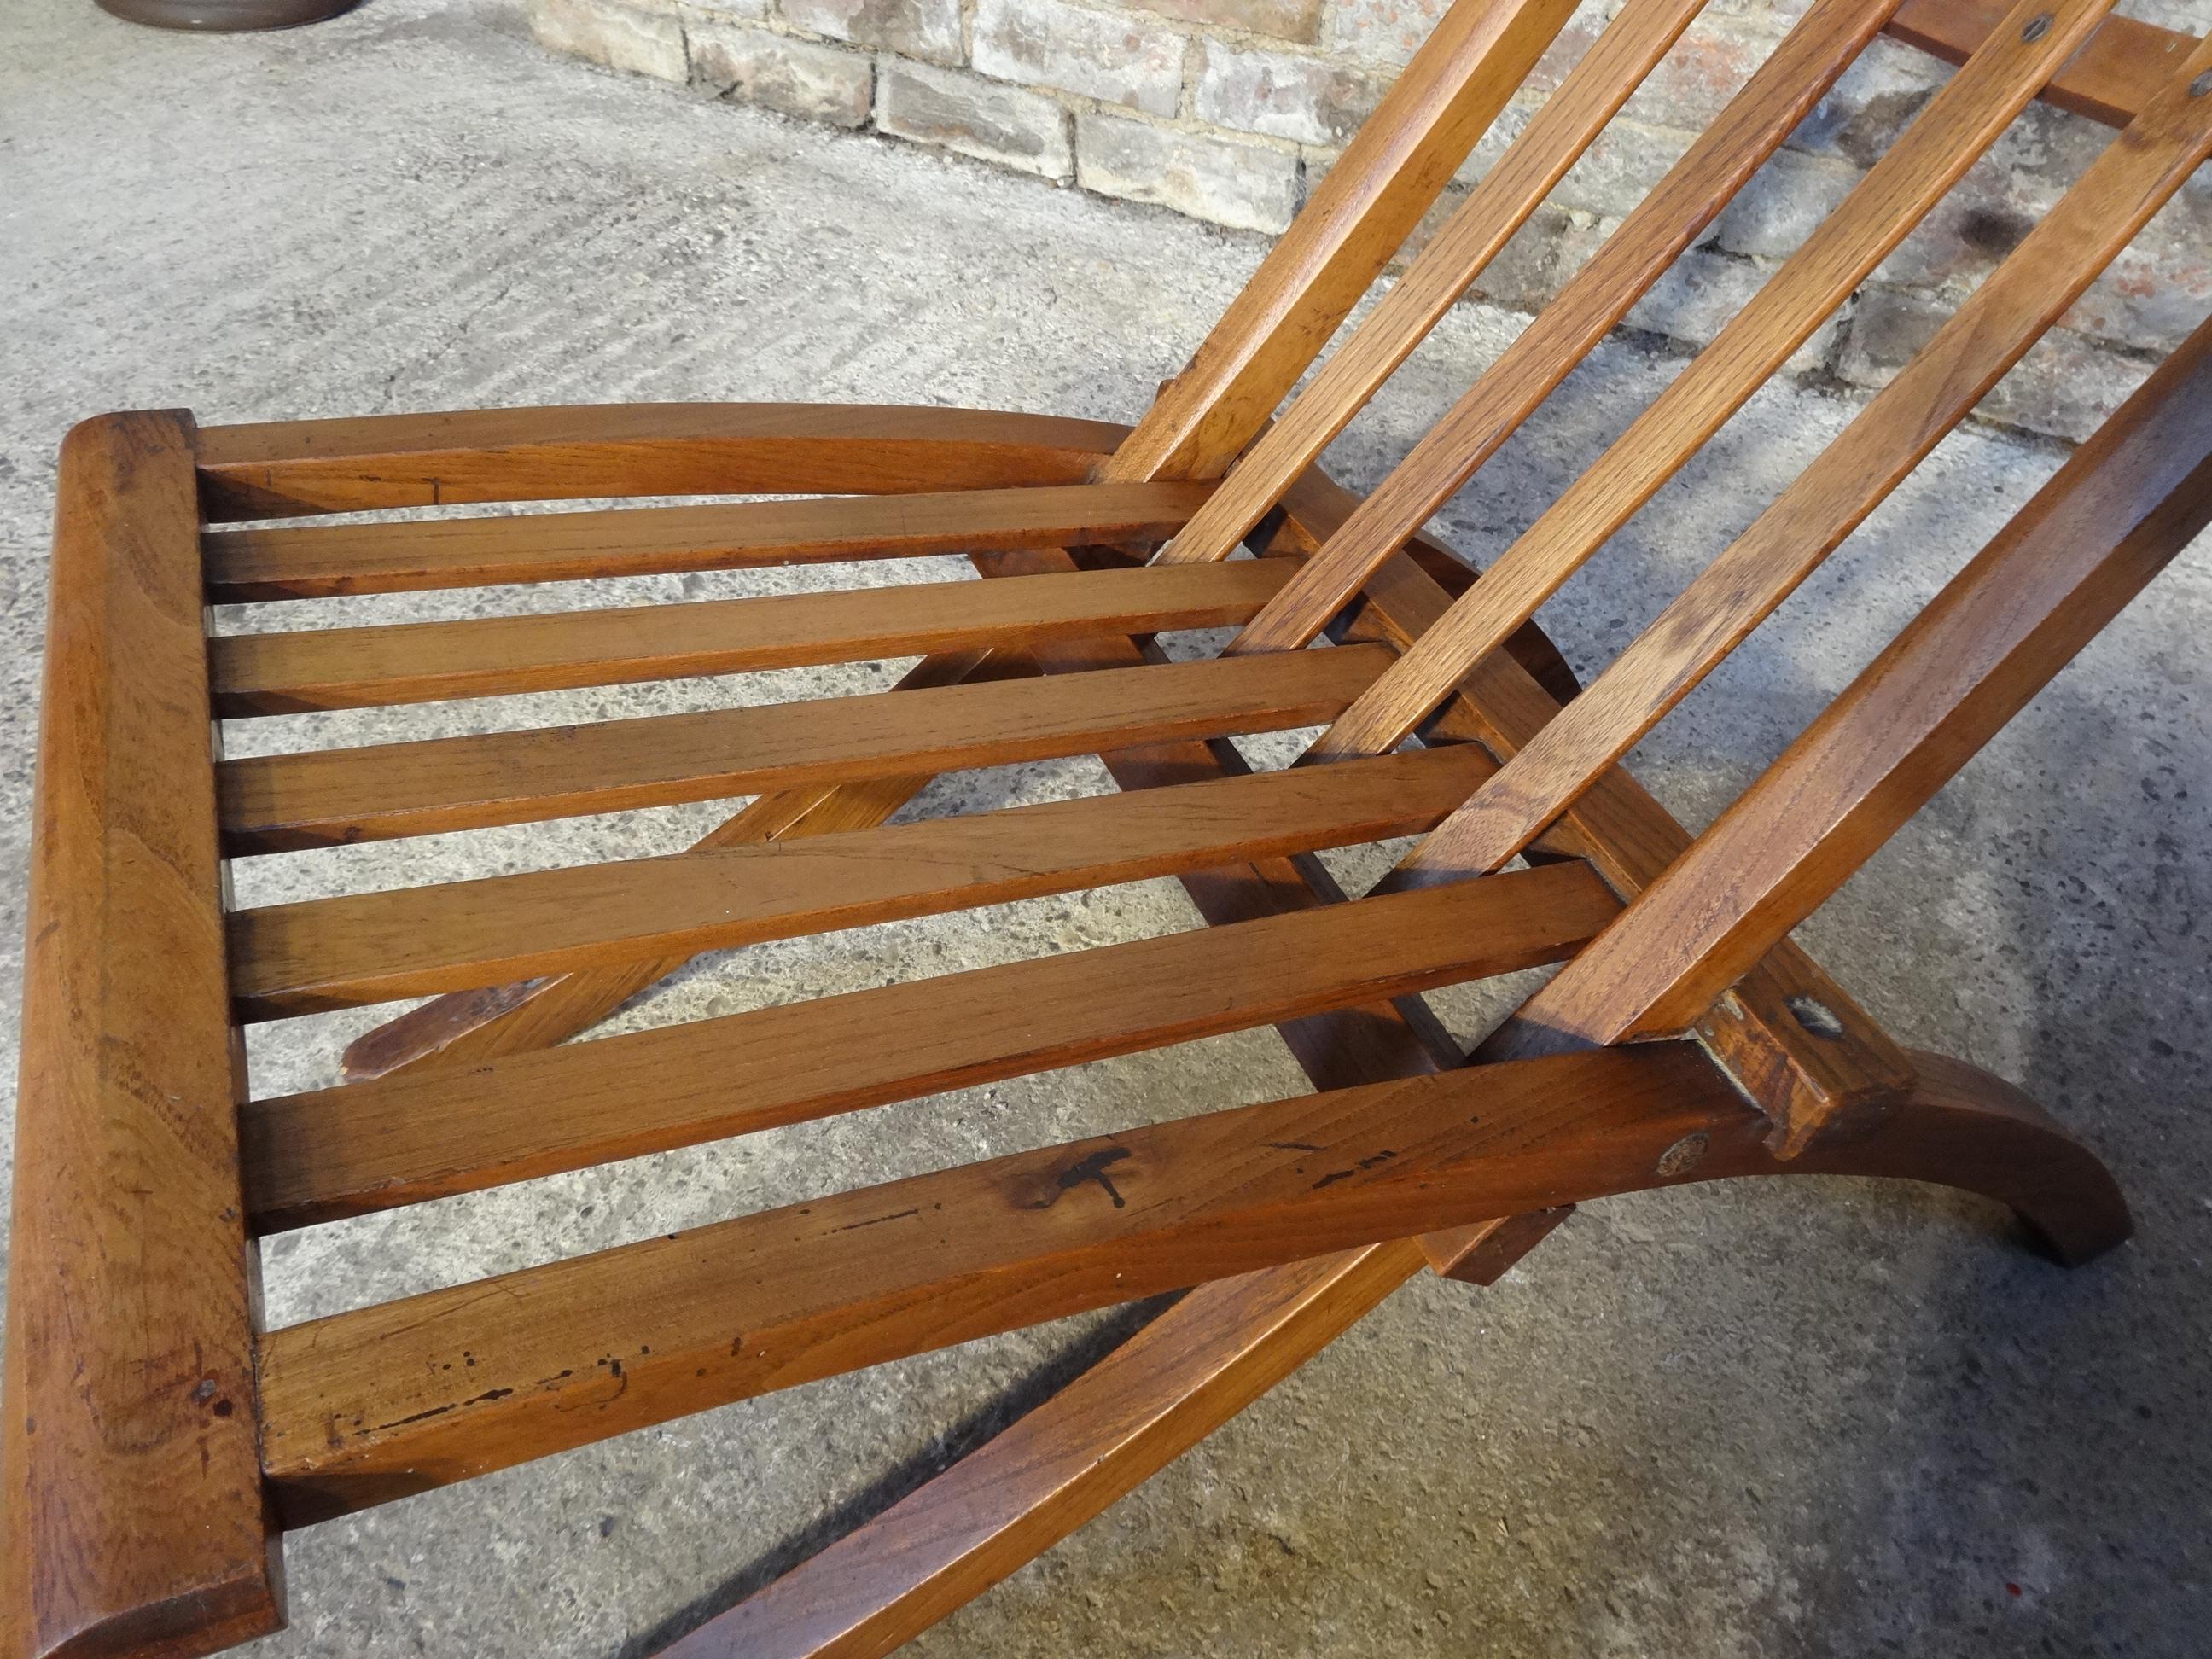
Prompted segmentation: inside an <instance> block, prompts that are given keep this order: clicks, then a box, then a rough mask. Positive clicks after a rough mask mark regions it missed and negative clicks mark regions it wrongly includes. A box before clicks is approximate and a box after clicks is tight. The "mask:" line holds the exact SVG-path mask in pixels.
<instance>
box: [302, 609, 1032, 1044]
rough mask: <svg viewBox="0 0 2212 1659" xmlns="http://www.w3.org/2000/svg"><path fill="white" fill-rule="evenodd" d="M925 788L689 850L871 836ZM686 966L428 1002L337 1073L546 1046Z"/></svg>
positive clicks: (981, 670)
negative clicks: (856, 832)
mask: <svg viewBox="0 0 2212 1659" xmlns="http://www.w3.org/2000/svg"><path fill="white" fill-rule="evenodd" d="M1024 671H1028V672H1034V669H1033V668H1030V666H1029V665H1028V664H1027V663H1026V661H1025V659H1023V658H1021V657H1020V656H1019V655H1018V654H1012V655H1010V654H1008V653H998V654H995V655H991V656H984V655H982V654H981V653H953V654H951V655H939V656H936V657H929V658H925V659H923V660H922V661H921V662H920V663H917V664H916V665H915V666H914V667H913V668H911V669H909V670H908V671H907V672H906V674H905V675H904V676H903V677H902V678H901V679H900V681H899V685H900V687H901V688H902V689H904V690H921V689H922V688H923V687H925V686H929V685H950V684H957V683H958V682H960V681H962V680H963V679H974V678H981V679H1000V678H1017V679H1018V678H1022V674H1023V672H1024ZM928 781H929V780H928V779H927V777H908V778H898V777H890V778H871V779H868V780H866V781H864V782H859V783H846V784H835V785H830V786H829V787H819V788H814V789H801V790H793V791H787V792H785V793H781V794H775V795H763V796H761V797H759V798H758V799H755V800H753V801H750V802H749V803H748V804H747V805H745V807H744V810H743V811H739V812H738V813H736V814H735V815H733V816H732V817H729V818H726V819H725V820H724V821H723V822H722V823H720V824H718V825H716V826H715V827H714V829H712V830H710V831H708V834H707V835H706V836H703V837H702V838H701V839H700V841H699V842H697V844H696V847H695V848H693V850H694V851H709V850H712V849H714V848H722V847H747V846H751V845H754V844H756V843H757V842H769V841H798V840H804V839H806V838H808V837H810V836H822V835H832V834H835V833H836V832H838V831H840V830H844V829H872V828H873V827H874V826H876V825H877V824H879V823H883V822H884V820H885V819H886V818H888V817H890V816H891V814H892V813H894V812H896V811H898V809H899V808H900V807H902V806H903V805H905V804H906V803H907V802H908V801H909V800H911V799H913V798H914V797H915V795H916V794H917V793H920V792H921V788H922V787H923V786H924V785H926V784H927V782H928ZM688 961H690V957H689V956H684V957H662V958H660V959H659V961H657V962H637V963H621V964H618V965H616V966H613V967H607V968H598V969H591V970H590V971H588V972H585V973H577V974H559V975H552V976H550V977H549V978H544V979H536V980H531V981H525V982H521V983H517V984H508V985H503V986H497V987H490V988H489V989H486V990H483V991H470V992H459V993H453V994H448V995H446V996H441V997H435V998H433V999H432V1000H429V1001H428V1002H426V1003H423V1004H422V1005H421V1006H417V1007H415V1008H410V1010H408V1012H406V1013H404V1014H403V1015H401V1016H400V1017H399V1018H397V1019H394V1020H389V1021H386V1023H385V1024H382V1025H380V1026H377V1027H376V1028H375V1029H374V1030H370V1031H368V1032H366V1033H364V1034H363V1035H362V1036H359V1037H357V1038H356V1039H355V1040H354V1042H352V1043H351V1044H350V1045H349V1047H348V1048H347V1049H346V1051H345V1055H344V1060H343V1070H344V1073H345V1075H346V1077H347V1078H348V1079H352V1080H356V1081H358V1080H360V1079H364V1078H373V1077H382V1076H385V1075H386V1074H387V1073H392V1072H398V1071H411V1070H418V1069H420V1070H428V1069H432V1068H436V1067H441V1066H466V1065H470V1064H472V1063H474V1062H475V1061H477V1060H489V1059H490V1058H492V1057H493V1056H494V1055H496V1054H523V1053H526V1052H528V1051H529V1050H531V1049H533V1048H550V1047H551V1046H552V1045H553V1044H554V1043H556V1042H561V1041H562V1040H563V1039H565V1038H568V1037H570V1036H574V1035H575V1034H576V1033H577V1032H579V1031H581V1030H588V1029H589V1028H590V1027H592V1025H595V1024H598V1023H599V1021H600V1020H602V1019H604V1018H606V1017H607V1016H608V1015H609V1014H611V1013H612V1012H614V1011H615V1010H616V1009H617V1008H618V1007H620V1006H622V1005H623V1003H624V1002H626V1001H628V1000H629V999H630V998H631V997H633V996H635V995H636V994H637V993H639V992H640V991H642V990H644V989H645V988H646V987H647V986H650V985H653V984H656V983H658V982H659V981H661V980H663V979H665V978H666V977H667V976H668V975H671V974H672V973H674V972H675V971H676V970H677V969H679V968H681V967H682V966H684V963H686V962H688Z"/></svg>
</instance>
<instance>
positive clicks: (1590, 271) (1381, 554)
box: [1231, 0, 1897, 652]
mask: <svg viewBox="0 0 2212 1659" xmlns="http://www.w3.org/2000/svg"><path fill="white" fill-rule="evenodd" d="M1896 3H1897V0H1816V3H1815V4H1814V6H1813V8H1812V9H1810V10H1809V11H1808V12H1807V13H1806V14H1805V15H1804V17H1803V18H1802V20H1801V21H1799V22H1798V24H1797V26H1796V27H1795V28H1793V29H1792V30H1790V33H1789V34H1788V35H1787V36H1786V37H1785V38H1784V40H1782V42H1781V43H1780V44H1779V45H1778V46H1776V47H1775V48H1774V50H1773V52H1771V54H1769V56H1768V57H1767V58H1766V60H1765V62H1764V63H1762V64H1760V65H1759V68H1758V69H1757V70H1754V71H1753V73H1752V76H1751V78H1750V79H1749V80H1748V81H1747V82H1745V83H1744V86H1743V88H1742V90H1741V91H1740V92H1738V93H1737V94H1736V95H1735V97H1734V98H1732V99H1730V100H1729V103H1728V106H1727V107H1726V108H1725V109H1723V111H1722V112H1721V113H1720V114H1719V115H1718V116H1717V117H1716V118H1715V119H1714V120H1713V123H1712V125H1710V126H1709V127H1707V128H1706V129H1705V131H1704V132H1703V133H1701V134H1699V137H1698V138H1697V141H1696V142H1695V143H1692V145H1691V146H1690V148H1689V149H1688V150H1687V151H1686V152H1685V153H1684V155H1683V156H1682V159H1681V160H1680V161H1678V162H1676V163H1675V165H1674V167H1671V168H1669V169H1668V173H1667V175H1666V176H1665V177H1664V178H1663V179H1661V180H1660V181H1659V183H1658V184H1657V185H1654V186H1653V187H1652V189H1651V191H1650V193H1649V194H1647V195H1646V196H1645V197H1644V199H1643V200H1642V201H1640V202H1638V204H1636V207H1635V209H1634V210H1632V212H1631V213H1630V214H1629V216H1628V217H1627V218H1626V219H1625V220H1624V221H1622V222H1621V225H1620V228H1619V229H1617V230H1616V231H1614V232H1613V234H1612V235H1611V236H1609V237H1607V239H1606V240H1605V244H1604V246H1601V248H1599V249H1598V251H1597V252H1595V253H1594V254H1592V255H1591V256H1590V258H1589V260H1588V262H1587V263H1585V264H1583V267H1582V269H1581V270H1577V272H1576V273H1575V275H1574V276H1573V277H1572V278H1571V279H1570V280H1569V281H1568V283H1567V284H1566V285H1565V287H1564V288H1562V289H1560V290H1559V294H1558V295H1557V296H1556V297H1555V298H1553V301H1551V303H1549V304H1548V305H1547V306H1546V307H1544V308H1543V310H1541V312H1539V313H1537V314H1536V317H1535V319H1534V321H1532V322H1531V323H1530V324H1529V325H1528V327H1527V328H1525V329H1523V330H1522V331H1521V332H1520V334H1518V335H1517V336H1516V337H1515V338H1514V341H1513V343H1512V344H1511V345H1510V346H1508V347H1507V348H1506V349H1504V352H1502V353H1500V354H1499V356H1498V360H1497V361H1496V362H1494V363H1492V365H1491V366H1490V368H1488V369H1487V370H1486V371H1485V372H1484V374H1483V375H1482V377H1481V378H1480V380H1477V381H1476V382H1475V384H1474V386H1473V387H1472V388H1471V389H1470V390H1469V391H1468V393H1467V394H1466V395H1465V396H1464V397H1462V398H1461V399H1460V400H1459V401H1458V402H1457V403H1456V404H1454V405H1453V406H1452V408H1451V409H1450V410H1449V411H1448V412H1447V413H1446V414H1445V415H1444V416H1443V418H1442V419H1441V420H1439V421H1437V423H1436V424H1435V425H1434V426H1432V427H1431V428H1429V430H1428V431H1427V432H1426V433H1425V434H1424V435H1423V436H1422V438H1421V440H1420V441H1419V443H1417V444H1415V445H1414V446H1413V450H1412V451H1411V453H1408V454H1407V457H1406V459H1404V460H1402V461H1401V462H1400V463H1399V464H1398V465H1397V466H1396V467H1395V468H1394V469H1392V471H1391V472H1390V474H1389V477H1386V478H1384V479H1383V482H1382V483H1380V484H1379V485H1377V486H1376V489H1375V490H1374V492H1373V493H1372V494H1371V495H1369V496H1367V498H1366V499H1365V500H1364V501H1362V502H1361V503H1360V504H1359V507H1358V511H1356V512H1355V513H1352V517H1351V519H1350V520H1347V521H1346V524H1345V526H1344V527H1343V528H1342V529H1341V530H1340V531H1339V532H1337V533H1336V534H1335V535H1334V536H1333V537H1331V538H1329V541H1328V544H1327V545H1325V546H1324V547H1323V548H1322V550H1321V551H1320V553H1319V554H1317V555H1316V556H1315V557H1314V558H1312V559H1311V560H1310V561H1308V562H1307V563H1306V566H1305V568H1304V569H1302V570H1300V571H1299V572H1298V574H1297V575H1296V576H1295V577H1293V578H1292V579H1291V581H1290V582H1289V583H1288V584H1287V585H1285V587H1284V588H1283V590H1282V591H1281V592H1279V593H1278V594H1276V595H1275V597H1274V599H1272V600H1271V601H1269V603H1268V605H1267V608H1266V609H1264V610H1263V611H1261V613H1260V614H1259V616H1257V617H1255V618H1254V619H1253V620H1252V621H1251V622H1250V623H1247V624H1246V626H1245V628H1244V630H1243V633H1241V634H1239V635H1237V639H1236V641H1235V642H1234V644H1233V645H1232V646H1231V650H1232V651H1237V652H1267V651H1287V650H1291V649H1293V648H1295V647H1298V646H1301V645H1304V644H1305V643H1306V642H1307V641H1310V640H1311V639H1312V638H1313V637H1314V636H1315V635H1317V634H1319V633H1320V632H1321V631H1322V629H1324V628H1326V627H1327V626H1328V623H1329V620H1330V618H1332V617H1334V616H1336V614H1337V613H1338V612H1339V611H1342V610H1343V609H1344V607H1345V606H1346V605H1348V604H1349V603H1350V602H1351V601H1352V598H1353V597H1354V596H1355V595H1356V594H1357V593H1358V592H1359V590H1360V588H1361V586H1363V585H1364V583H1365V582H1366V580H1368V578H1369V577H1370V576H1371V575H1372V574H1374V573H1375V572H1376V570H1377V569H1378V568H1381V566H1382V564H1383V561H1384V560H1386V559H1388V558H1389V556H1391V555H1392V554H1393V553H1395V552H1396V551H1397V550H1399V549H1400V548H1401V547H1402V546H1403V545H1404V544H1405V543H1406V541H1407V538H1409V537H1410V536H1412V535H1413V532H1415V531H1416V530H1418V529H1419V528H1420V527H1421V526H1422V525H1424V524H1425V523H1427V522H1428V520H1429V519H1430V518H1431V516H1433V515H1434V514H1435V513H1436V511H1437V508H1439V507H1442V506H1443V504H1444V503H1445V502H1446V501H1449V500H1450V499H1451V497H1452V495H1454V494H1455V492H1456V491H1457V490H1458V489H1459V488H1460V486H1461V485H1462V484H1464V483H1466V482H1467V481H1468V479H1469V478H1470V477H1474V473H1475V471H1476V470H1477V469H1478V468H1479V467H1480V466H1481V465H1482V464H1483V463H1484V462H1485V461H1486V460H1488V459H1490V457H1491V456H1492V455H1493V454H1495V453H1497V451H1498V447H1500V446H1501V445H1502V444H1504V441H1506V439H1508V438H1509V437H1510V436H1511V435H1513V434H1514V432H1515V431H1516V430H1517V429H1518V428H1520V426H1521V424H1522V422H1524V421H1526V420H1527V419H1528V416H1530V415H1531V414H1533V413H1534V411H1535V410H1536V407H1537V405H1538V404H1541V403H1542V402H1543V401H1544V399H1545V398H1547V397H1548V396H1550V395H1551V393H1552V392H1553V390H1554V389H1555V388H1556V387H1557V386H1559V382H1560V381H1562V380H1565V379H1566V377H1567V375H1568V374H1569V372H1570V371H1571V370H1572V369H1573V368H1574V366H1575V365H1576V364H1577V363H1578V362H1581V361H1582V360H1583V358H1584V357H1585V356H1588V355H1589V351H1590V349H1591V348H1593V347H1594V346H1595V345H1596V344H1597V343H1598V342H1599V341H1600V340H1601V339H1603V338H1604V337H1605V336H1606V334H1607V331H1610V330H1611V329H1612V328H1613V325H1615V324H1617V323H1619V322H1620V319H1622V318H1623V317H1625V316H1626V315H1627V314H1628V310H1629V307H1632V306H1633V305H1634V304H1635V303H1636V301H1638V299H1640V298H1641V297H1642V296H1643V295H1644V293H1645V292H1647V291H1648V290H1649V289H1650V287H1651V285H1652V284H1653V283H1656V282H1657V281H1658V280H1659V278H1660V277H1661V276H1663V275H1665V273H1666V271H1667V269H1668V266H1670V265H1672V264H1674V260H1675V258H1676V257H1677V256H1678V255H1679V254H1680V253H1681V252H1682V251H1683V250H1684V249H1685V248H1686V247H1688V246H1690V245H1691V243H1692V242H1693V241H1695V240H1697V238H1698V235H1699V233H1700V232H1701V231H1703V230H1704V228H1705V227H1706V226H1707V225H1709V224H1711V222H1713V220H1714V219H1715V218H1717V216H1719V214H1720V211H1721V210H1722V209H1723V208H1724V207H1726V206H1727V205H1728V204H1729V201H1730V200H1731V199H1732V198H1733V197H1735V193H1736V191H1739V190H1740V189H1741V188H1742V187H1743V185H1744V183H1745V182H1746V181H1747V179H1750V177H1751V175H1752V174H1753V173H1755V172H1757V171H1758V170H1759V167H1760V165H1761V164H1762V163H1763V162H1764V161H1765V160H1766V158H1767V157H1768V156H1769V155H1771V154H1772V153H1773V152H1774V151H1775V149H1778V147H1779V146H1780V145H1781V143H1782V141H1783V140H1784V138H1786V137H1789V136H1790V132H1791V131H1793V130H1794V129H1795V128H1796V125H1797V124H1798V122H1799V121H1801V120H1802V119H1803V118H1804V117H1805V115H1806V114H1807V113H1808V112H1809V111H1810V110H1811V109H1812V107H1813V106H1814V104H1815V103H1816V102H1818V101H1819V100H1820V94H1822V93H1823V92H1825V91H1826V89H1827V88H1828V87H1830V86H1831V85H1832V84H1833V83H1834V82H1835V79H1836V77H1837V76H1838V75H1841V74H1842V73H1843V72H1844V70H1845V69H1847V68H1849V67H1850V63H1851V60H1852V59H1853V58H1856V57H1857V55H1858V53H1859V52H1860V50H1861V49H1862V48H1863V47H1864V46H1865V45H1866V43H1867V42H1868V41H1869V40H1871V39H1873V37H1874V36H1875V33H1878V32H1879V31H1880V30H1881V26H1882V23H1883V22H1884V21H1886V20H1887V17H1888V15H1889V14H1890V12H1891V11H1892V10H1893V9H1894V8H1895V5H1896Z"/></svg>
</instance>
